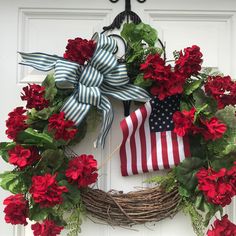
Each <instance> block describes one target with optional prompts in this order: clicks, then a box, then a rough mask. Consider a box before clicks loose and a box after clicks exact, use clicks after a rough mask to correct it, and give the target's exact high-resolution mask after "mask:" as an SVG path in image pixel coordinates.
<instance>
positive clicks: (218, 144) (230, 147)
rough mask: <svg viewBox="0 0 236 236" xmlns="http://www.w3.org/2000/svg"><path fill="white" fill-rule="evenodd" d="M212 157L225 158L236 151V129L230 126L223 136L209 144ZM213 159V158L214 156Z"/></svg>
mask: <svg viewBox="0 0 236 236" xmlns="http://www.w3.org/2000/svg"><path fill="white" fill-rule="evenodd" d="M207 148H208V150H209V151H210V152H211V156H212V157H214V158H215V157H217V158H224V157H225V156H227V155H230V154H231V153H232V154H233V155H235V153H236V130H235V129H232V128H230V127H228V129H227V131H226V132H225V133H224V135H223V137H222V138H220V139H216V140H215V141H212V142H210V143H208V144H207ZM212 159H213V158H212Z"/></svg>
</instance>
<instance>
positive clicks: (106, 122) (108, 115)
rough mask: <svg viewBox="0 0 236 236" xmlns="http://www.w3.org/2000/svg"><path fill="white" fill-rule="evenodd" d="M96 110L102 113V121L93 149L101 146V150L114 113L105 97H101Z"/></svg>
mask: <svg viewBox="0 0 236 236" xmlns="http://www.w3.org/2000/svg"><path fill="white" fill-rule="evenodd" d="M98 108H99V109H100V110H102V111H103V119H102V127H101V130H100V133H99V136H98V138H97V140H96V141H95V147H98V145H101V146H102V148H104V145H105V140H106V136H107V134H108V132H109V130H110V128H111V125H112V121H113V118H114V113H113V110H112V106H111V103H110V101H109V100H108V98H106V97H105V96H101V103H100V104H99V106H98Z"/></svg>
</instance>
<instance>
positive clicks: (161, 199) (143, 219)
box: [82, 187, 181, 226]
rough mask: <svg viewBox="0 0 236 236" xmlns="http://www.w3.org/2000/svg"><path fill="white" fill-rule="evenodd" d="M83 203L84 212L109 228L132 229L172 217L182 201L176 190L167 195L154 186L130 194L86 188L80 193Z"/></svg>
mask: <svg viewBox="0 0 236 236" xmlns="http://www.w3.org/2000/svg"><path fill="white" fill-rule="evenodd" d="M82 201H83V203H84V205H85V208H86V212H87V213H89V214H91V215H92V216H94V217H95V218H98V219H100V220H102V221H104V222H107V223H108V224H110V225H112V226H131V225H135V224H145V223H148V222H157V221H160V220H163V219H165V218H168V217H171V218H172V217H173V216H174V215H175V214H176V213H177V212H178V209H179V205H180V202H181V198H180V196H179V194H178V189H177V188H175V189H173V190H171V191H170V192H166V191H164V190H163V189H162V188H161V187H153V188H147V189H145V190H139V191H134V192H129V193H122V192H116V191H111V192H104V191H102V190H100V189H92V188H89V189H88V190H87V191H86V192H83V193H82Z"/></svg>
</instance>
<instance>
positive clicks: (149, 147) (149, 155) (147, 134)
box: [144, 102, 153, 171]
mask: <svg viewBox="0 0 236 236" xmlns="http://www.w3.org/2000/svg"><path fill="white" fill-rule="evenodd" d="M145 108H146V111H147V117H146V119H145V123H144V130H145V141H146V149H147V151H146V157H147V168H148V171H153V168H152V143H151V136H150V134H151V133H150V126H149V116H150V114H151V112H152V107H151V104H150V102H148V103H146V104H145Z"/></svg>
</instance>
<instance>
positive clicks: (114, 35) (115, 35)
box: [108, 34, 127, 63]
mask: <svg viewBox="0 0 236 236" xmlns="http://www.w3.org/2000/svg"><path fill="white" fill-rule="evenodd" d="M108 37H114V38H118V39H119V40H121V41H122V43H123V45H124V49H125V54H126V52H127V43H126V42H125V40H124V39H123V38H122V37H121V36H120V35H118V34H110V35H108ZM117 51H118V46H117V47H116V50H115V52H114V53H117ZM118 62H122V63H124V62H125V60H124V59H123V58H122V57H121V58H120V59H118Z"/></svg>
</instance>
